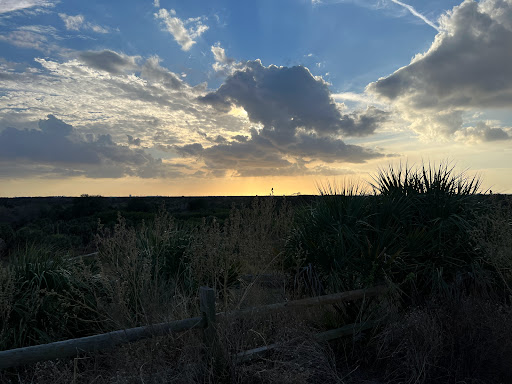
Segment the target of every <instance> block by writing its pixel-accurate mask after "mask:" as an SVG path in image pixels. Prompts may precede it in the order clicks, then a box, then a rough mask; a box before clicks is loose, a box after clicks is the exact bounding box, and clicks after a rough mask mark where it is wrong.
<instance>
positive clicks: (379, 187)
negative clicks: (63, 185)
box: [0, 165, 512, 383]
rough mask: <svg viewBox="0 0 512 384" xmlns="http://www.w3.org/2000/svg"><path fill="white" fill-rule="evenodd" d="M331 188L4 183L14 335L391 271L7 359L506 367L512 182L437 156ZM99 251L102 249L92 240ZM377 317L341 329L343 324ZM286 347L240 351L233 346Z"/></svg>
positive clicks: (156, 371)
mask: <svg viewBox="0 0 512 384" xmlns="http://www.w3.org/2000/svg"><path fill="white" fill-rule="evenodd" d="M319 192H320V193H319V196H292V197H276V196H263V197H205V198H198V197H197V198H189V197H175V198H163V197H145V198H142V197H131V198H110V197H109V198H106V197H99V196H87V195H83V196H81V197H77V198H66V197H48V198H17V199H0V238H1V239H2V240H0V254H1V256H0V257H1V263H2V265H1V270H0V350H6V349H12V348H18V347H22V346H30V345H37V344H42V343H48V342H52V341H57V340H66V339H70V338H75V337H81V336H88V335H94V334H99V333H104V332H108V331H112V330H118V329H125V328H131V327H135V326H141V325H146V324H154V323H160V322H167V321H171V320H178V319H184V318H189V317H194V316H199V314H200V311H199V301H198V290H199V287H201V286H208V287H211V288H214V289H215V292H216V301H217V303H216V305H217V308H218V310H220V311H228V312H229V311H234V310H238V309H241V308H246V307H253V306H258V305H263V304H271V303H278V302H284V301H290V300H294V299H300V298H305V297H313V296H318V295H325V294H330V293H335V292H343V291H349V290H354V289H360V288H368V287H374V286H376V285H386V286H387V287H388V291H387V294H386V295H384V296H383V297H380V298H377V299H373V300H365V301H351V302H348V303H346V304H343V305H341V304H340V305H331V306H325V307H322V308H321V309H318V308H315V309H312V310H301V311H290V312H287V313H286V314H279V315H272V316H252V317H250V318H240V319H235V320H229V321H228V320H223V321H220V322H219V325H218V329H217V332H218V337H219V340H220V349H221V351H220V352H219V353H220V354H222V355H223V356H225V359H223V362H222V367H220V368H219V367H212V366H211V365H210V364H208V363H206V362H205V359H204V351H203V349H202V339H201V334H200V333H199V332H195V331H187V332H185V333H182V334H176V335H172V334H171V335H167V336H163V337H154V338H152V339H149V340H145V341H139V342H137V343H132V344H127V345H125V346H122V347H118V348H115V349H111V350H107V351H103V352H98V353H95V354H80V355H78V357H76V358H69V359H59V360H54V361H47V362H41V363H37V364H33V365H27V366H22V367H17V368H9V369H5V370H3V371H0V381H1V382H19V383H28V382H37V383H46V382H47V383H60V382H62V383H69V382H74V383H89V382H94V383H132V382H133V383H135V382H142V383H164V382H165V383H167V382H176V383H185V382H192V383H194V382H196V383H203V382H229V383H286V382H289V383H316V382H324V383H460V382H465V383H506V382H509V380H510V379H509V378H510V377H512V368H511V366H510V364H509V362H510V361H511V360H512V308H511V297H512V296H511V293H512V292H511V290H510V288H511V283H512V279H511V271H512V197H511V196H506V195H490V194H488V193H485V191H482V190H481V189H480V185H479V180H478V179H475V178H469V177H467V176H465V175H464V174H462V175H459V174H455V173H454V171H453V169H452V168H450V167H448V166H447V165H441V166H439V167H437V168H433V167H430V166H423V167H420V168H415V169H412V168H404V169H402V168H398V169H392V168H389V169H381V170H380V171H379V172H378V173H377V174H376V175H375V177H374V183H373V185H370V186H364V185H362V186H343V185H342V186H340V185H325V186H321V187H320V189H319ZM92 252H98V254H97V255H93V256H89V257H78V256H80V255H84V254H88V253H92ZM366 321H373V322H375V323H376V326H375V327H373V328H372V329H369V330H365V331H363V332H357V333H354V334H353V335H351V336H348V337H344V338H340V339H336V340H333V341H329V342H322V341H318V340H316V339H315V338H314V335H315V334H316V333H318V332H322V331H325V330H327V329H332V328H338V327H341V326H343V325H345V324H353V323H356V324H357V323H361V324H363V323H365V322H366ZM269 344H277V345H278V346H277V348H275V349H274V350H273V351H271V352H269V353H268V354H267V355H265V356H263V357H262V358H261V359H257V360H254V361H251V362H247V363H243V364H236V363H235V361H234V360H233V359H232V358H231V356H233V355H234V354H236V353H239V352H241V351H245V350H248V349H251V348H255V347H259V346H262V345H269Z"/></svg>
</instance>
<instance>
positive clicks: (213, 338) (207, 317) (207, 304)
mask: <svg viewBox="0 0 512 384" xmlns="http://www.w3.org/2000/svg"><path fill="white" fill-rule="evenodd" d="M199 309H200V311H201V316H203V319H204V322H205V324H206V325H205V327H204V329H203V342H204V344H205V346H206V348H207V350H209V351H210V352H214V351H215V349H216V347H217V345H218V339H217V329H216V328H217V321H216V318H215V291H214V290H213V289H212V288H208V287H201V288H200V289H199Z"/></svg>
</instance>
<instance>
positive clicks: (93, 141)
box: [0, 115, 181, 177]
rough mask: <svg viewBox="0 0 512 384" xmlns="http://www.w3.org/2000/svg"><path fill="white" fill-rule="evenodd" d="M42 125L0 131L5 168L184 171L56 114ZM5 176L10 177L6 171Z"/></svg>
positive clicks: (118, 173)
mask: <svg viewBox="0 0 512 384" xmlns="http://www.w3.org/2000/svg"><path fill="white" fill-rule="evenodd" d="M38 126H39V130H36V129H30V130H29V129H25V130H19V129H15V128H6V129H4V130H3V131H1V132H0V162H2V164H4V165H5V168H4V171H5V169H13V170H15V169H16V167H9V164H23V167H22V168H23V170H24V171H23V172H24V173H30V172H31V170H32V174H33V175H34V174H35V175H44V174H46V173H48V174H55V173H56V172H58V173H59V175H60V176H72V175H84V176H87V177H123V176H127V175H129V176H139V177H171V176H178V175H180V174H181V173H180V172H179V171H178V170H175V169H173V167H172V166H169V165H167V164H163V163H162V161H161V159H155V158H153V157H152V156H151V155H149V154H147V153H146V152H144V150H142V149H131V148H129V147H127V146H122V145H118V144H116V143H115V142H114V141H113V140H112V137H111V136H110V135H108V134H107V135H98V136H95V135H92V134H88V135H85V136H83V135H80V134H79V132H77V131H76V130H75V129H74V128H73V127H72V126H71V125H69V124H66V123H65V122H63V121H62V120H60V119H58V118H56V117H55V116H53V115H48V118H47V119H46V120H39V124H38ZM132 139H133V138H132ZM136 140H139V139H136ZM40 170H45V172H43V173H40V172H39V171H40ZM2 175H3V176H7V175H5V172H3V173H2ZM8 176H19V175H18V174H13V175H8Z"/></svg>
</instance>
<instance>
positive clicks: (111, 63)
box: [78, 50, 139, 74]
mask: <svg viewBox="0 0 512 384" xmlns="http://www.w3.org/2000/svg"><path fill="white" fill-rule="evenodd" d="M78 57H79V58H80V60H81V61H82V62H84V63H85V64H87V65H88V66H89V67H91V68H95V69H99V70H102V71H106V72H108V73H111V74H119V73H123V72H125V71H128V70H133V69H135V68H137V59H138V58H139V56H127V55H124V54H119V53H117V52H114V51H109V50H104V51H84V52H81V53H80V54H79V55H78Z"/></svg>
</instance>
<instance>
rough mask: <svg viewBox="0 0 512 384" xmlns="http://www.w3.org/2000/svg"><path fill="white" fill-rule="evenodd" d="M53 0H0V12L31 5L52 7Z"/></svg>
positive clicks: (30, 6)
mask: <svg viewBox="0 0 512 384" xmlns="http://www.w3.org/2000/svg"><path fill="white" fill-rule="evenodd" d="M53 5H54V1H49V0H2V1H1V2H0V14H1V13H7V12H12V11H17V10H20V9H26V8H32V7H52V6H53Z"/></svg>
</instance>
